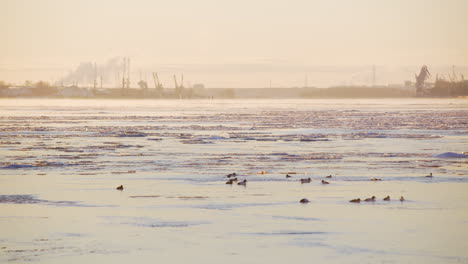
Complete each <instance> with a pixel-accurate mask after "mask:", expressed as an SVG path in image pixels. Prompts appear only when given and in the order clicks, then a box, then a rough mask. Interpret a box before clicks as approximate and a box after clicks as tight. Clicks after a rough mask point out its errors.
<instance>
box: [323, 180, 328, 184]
mask: <svg viewBox="0 0 468 264" xmlns="http://www.w3.org/2000/svg"><path fill="white" fill-rule="evenodd" d="M322 184H330V183H329V182H327V181H324V180H322Z"/></svg>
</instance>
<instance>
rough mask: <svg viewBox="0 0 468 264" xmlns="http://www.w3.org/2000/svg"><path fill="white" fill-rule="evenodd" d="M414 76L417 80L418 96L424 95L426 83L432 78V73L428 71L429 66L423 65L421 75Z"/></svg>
mask: <svg viewBox="0 0 468 264" xmlns="http://www.w3.org/2000/svg"><path fill="white" fill-rule="evenodd" d="M414 76H415V78H416V94H418V95H423V94H424V87H425V85H424V82H425V81H426V80H427V79H429V78H430V77H431V73H430V72H429V70H428V69H427V66H426V65H423V66H422V67H421V71H420V72H419V75H417V74H415V75H414Z"/></svg>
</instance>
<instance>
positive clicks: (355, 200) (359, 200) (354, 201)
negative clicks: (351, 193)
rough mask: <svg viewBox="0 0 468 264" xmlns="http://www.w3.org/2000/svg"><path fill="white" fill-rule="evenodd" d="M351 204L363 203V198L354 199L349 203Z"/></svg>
mask: <svg viewBox="0 0 468 264" xmlns="http://www.w3.org/2000/svg"><path fill="white" fill-rule="evenodd" d="M349 202H350V203H360V202H361V198H357V199H352V200H350V201H349Z"/></svg>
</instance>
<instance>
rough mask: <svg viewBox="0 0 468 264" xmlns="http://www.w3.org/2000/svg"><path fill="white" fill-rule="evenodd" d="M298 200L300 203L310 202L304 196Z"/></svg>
mask: <svg viewBox="0 0 468 264" xmlns="http://www.w3.org/2000/svg"><path fill="white" fill-rule="evenodd" d="M299 202H300V203H308V202H310V201H309V200H308V199H306V198H304V199H301V200H300V201H299Z"/></svg>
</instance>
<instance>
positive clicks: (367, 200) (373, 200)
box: [364, 196, 375, 202]
mask: <svg viewBox="0 0 468 264" xmlns="http://www.w3.org/2000/svg"><path fill="white" fill-rule="evenodd" d="M364 202H375V196H372V197H371V198H366V199H364Z"/></svg>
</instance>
